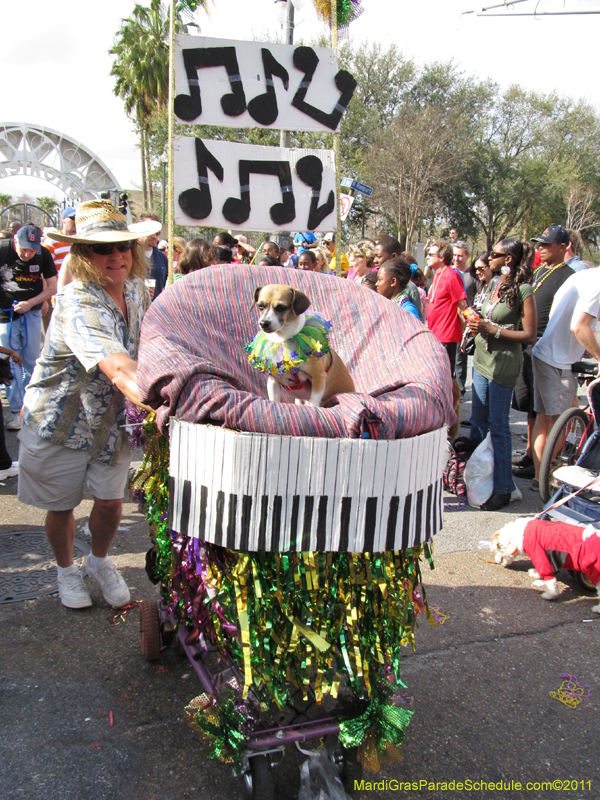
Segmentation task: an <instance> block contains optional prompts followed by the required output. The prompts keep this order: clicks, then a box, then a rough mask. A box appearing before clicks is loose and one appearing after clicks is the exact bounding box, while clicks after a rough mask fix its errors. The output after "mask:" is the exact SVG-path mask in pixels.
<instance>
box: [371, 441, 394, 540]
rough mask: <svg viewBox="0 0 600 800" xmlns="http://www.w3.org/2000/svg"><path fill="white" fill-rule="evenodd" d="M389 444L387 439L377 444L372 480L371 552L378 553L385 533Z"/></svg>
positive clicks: (387, 509)
mask: <svg viewBox="0 0 600 800" xmlns="http://www.w3.org/2000/svg"><path fill="white" fill-rule="evenodd" d="M390 444H392V443H391V442H389V441H388V440H387V439H384V440H382V441H378V442H377V451H376V457H375V476H374V478H373V493H374V494H375V495H376V496H377V520H376V523H375V534H374V536H373V552H374V553H380V552H381V551H382V550H385V536H386V532H387V518H388V514H389V506H390V501H389V499H388V502H387V507H386V503H385V487H386V474H387V470H388V455H389V452H390Z"/></svg>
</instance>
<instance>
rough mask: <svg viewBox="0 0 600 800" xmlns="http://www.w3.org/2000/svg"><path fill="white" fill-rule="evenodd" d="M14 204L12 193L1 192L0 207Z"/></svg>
mask: <svg viewBox="0 0 600 800" xmlns="http://www.w3.org/2000/svg"><path fill="white" fill-rule="evenodd" d="M11 204H12V195H11V194H0V208H6V207H7V206H10V205H11Z"/></svg>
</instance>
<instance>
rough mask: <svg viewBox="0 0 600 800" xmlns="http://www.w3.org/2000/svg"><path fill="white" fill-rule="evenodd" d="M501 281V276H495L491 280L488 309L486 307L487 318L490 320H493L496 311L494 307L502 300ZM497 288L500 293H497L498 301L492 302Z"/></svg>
mask: <svg viewBox="0 0 600 800" xmlns="http://www.w3.org/2000/svg"><path fill="white" fill-rule="evenodd" d="M500 283H501V281H500V278H494V279H493V280H492V281H491V282H490V290H491V291H490V299H489V301H488V304H487V306H486V309H485V318H486V319H487V320H488V322H491V321H492V314H493V313H494V309H495V308H496V306H497V305H498V303H499V302H500ZM496 290H497V291H498V293H497V294H496V301H495V302H492V301H493V299H494V294H495V293H496Z"/></svg>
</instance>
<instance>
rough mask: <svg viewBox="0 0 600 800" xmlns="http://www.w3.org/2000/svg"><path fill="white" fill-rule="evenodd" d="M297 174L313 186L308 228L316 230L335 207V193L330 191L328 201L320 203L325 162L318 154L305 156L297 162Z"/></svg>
mask: <svg viewBox="0 0 600 800" xmlns="http://www.w3.org/2000/svg"><path fill="white" fill-rule="evenodd" d="M296 174H297V175H298V177H299V178H300V180H301V181H303V182H304V183H306V184H307V185H308V186H310V187H311V188H312V190H313V191H312V194H311V200H310V210H309V212H308V222H307V224H306V229H307V230H309V231H314V230H315V228H317V227H318V226H319V225H320V224H321V222H323V220H324V219H325V217H328V216H329V214H331V212H332V211H333V209H334V208H335V193H334V192H333V190H332V191H330V192H329V197H328V198H327V202H326V203H323V205H322V206H320V205H319V198H320V197H321V186H322V185H323V162H322V161H321V159H320V158H317V156H304V158H301V159H299V161H298V163H297V164H296Z"/></svg>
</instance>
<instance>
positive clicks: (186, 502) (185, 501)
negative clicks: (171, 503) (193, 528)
mask: <svg viewBox="0 0 600 800" xmlns="http://www.w3.org/2000/svg"><path fill="white" fill-rule="evenodd" d="M191 503H192V484H191V482H190V481H184V482H183V496H182V498H181V521H180V523H179V533H180V534H181V535H182V536H187V535H188V526H189V524H190V506H191Z"/></svg>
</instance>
